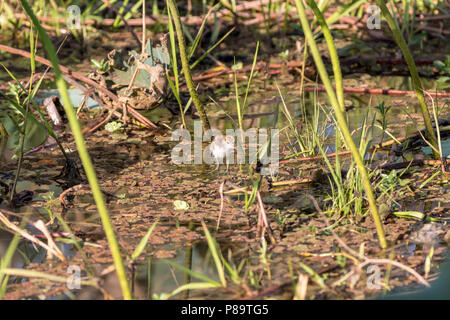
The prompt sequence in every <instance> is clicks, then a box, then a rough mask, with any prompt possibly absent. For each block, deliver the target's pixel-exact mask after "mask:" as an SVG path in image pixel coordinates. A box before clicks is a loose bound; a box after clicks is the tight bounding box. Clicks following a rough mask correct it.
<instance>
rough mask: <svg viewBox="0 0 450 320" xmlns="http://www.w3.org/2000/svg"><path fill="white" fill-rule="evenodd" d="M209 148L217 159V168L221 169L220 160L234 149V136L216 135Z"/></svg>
mask: <svg viewBox="0 0 450 320" xmlns="http://www.w3.org/2000/svg"><path fill="white" fill-rule="evenodd" d="M209 149H210V151H211V153H212V155H213V156H214V158H215V159H216V170H218V169H219V165H220V160H221V159H223V157H225V156H226V155H227V154H228V153H229V152H230V151H231V150H233V149H234V138H233V137H231V136H226V137H225V138H224V137H223V136H222V135H220V136H215V137H214V140H213V142H211V144H210V145H209ZM228 158H229V156H227V161H226V165H227V171H228V165H229V162H228V160H229V159H228Z"/></svg>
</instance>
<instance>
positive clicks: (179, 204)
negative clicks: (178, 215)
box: [173, 200, 189, 210]
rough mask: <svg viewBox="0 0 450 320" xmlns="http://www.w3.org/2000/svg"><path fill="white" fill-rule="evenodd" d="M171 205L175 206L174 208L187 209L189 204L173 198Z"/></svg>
mask: <svg viewBox="0 0 450 320" xmlns="http://www.w3.org/2000/svg"><path fill="white" fill-rule="evenodd" d="M173 205H174V206H175V209H176V210H188V209H189V204H188V203H187V202H186V201H183V200H175V201H174V202H173Z"/></svg>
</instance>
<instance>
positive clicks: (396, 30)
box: [376, 0, 439, 159]
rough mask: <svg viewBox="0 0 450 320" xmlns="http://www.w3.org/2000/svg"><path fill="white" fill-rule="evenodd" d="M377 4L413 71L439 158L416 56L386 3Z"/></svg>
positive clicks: (428, 130) (434, 149)
mask: <svg viewBox="0 0 450 320" xmlns="http://www.w3.org/2000/svg"><path fill="white" fill-rule="evenodd" d="M376 3H377V5H378V6H379V7H380V8H381V12H382V13H383V16H384V18H385V19H386V21H387V23H388V25H389V28H390V29H391V31H392V35H393V36H394V39H395V41H396V42H397V45H398V46H399V47H400V49H401V50H402V53H403V57H404V58H405V61H406V64H407V65H408V68H409V72H410V73H411V77H412V80H413V84H414V90H415V91H416V95H417V100H418V101H419V105H420V111H421V112H422V117H423V121H424V123H425V130H426V134H427V138H428V139H429V140H430V143H431V145H432V146H433V147H434V148H432V149H433V155H434V157H435V158H436V159H439V153H438V152H436V150H437V149H438V148H439V146H438V143H437V139H436V134H435V133H434V130H433V125H432V123H431V117H430V113H429V111H428V107H427V103H426V101H425V96H424V94H423V86H422V82H421V81H420V77H419V73H418V72H417V68H416V63H415V62H414V58H413V57H412V54H411V51H410V50H409V48H408V45H407V44H406V42H405V39H404V38H403V35H402V33H401V31H400V30H399V28H398V26H397V24H396V23H395V21H394V19H393V18H392V15H391V14H390V12H389V10H388V8H387V6H386V3H385V2H384V1H382V0H376Z"/></svg>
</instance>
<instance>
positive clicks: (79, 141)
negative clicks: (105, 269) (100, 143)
mask: <svg viewBox="0 0 450 320" xmlns="http://www.w3.org/2000/svg"><path fill="white" fill-rule="evenodd" d="M21 3H22V6H23V8H24V9H25V11H26V12H27V14H28V15H29V17H30V18H31V20H32V22H33V24H34V26H35V27H36V29H37V31H38V33H39V35H40V38H41V39H42V42H43V45H44V48H45V50H46V52H47V54H48V56H49V60H50V61H51V62H52V66H53V72H54V74H55V82H56V85H57V87H58V91H59V94H60V96H61V99H62V102H63V107H64V110H65V112H66V115H67V118H68V120H69V124H70V127H71V129H72V133H73V136H74V138H75V143H76V146H77V149H78V153H79V155H80V158H81V162H82V163H83V166H84V169H85V173H86V176H87V178H88V181H89V185H90V186H91V189H92V194H93V197H94V200H95V203H96V205H97V209H98V212H99V214H100V217H101V220H102V224H103V229H104V231H105V234H106V238H107V240H108V243H109V246H110V250H111V254H112V256H113V260H114V264H115V267H116V271H117V275H118V278H119V283H120V286H121V288H122V294H123V297H124V299H126V300H129V299H131V292H130V288H129V286H128V281H127V277H126V273H125V267H124V265H123V262H122V257H121V256H120V250H119V244H118V243H117V240H116V237H115V234H114V230H113V227H112V224H111V221H110V219H109V214H108V210H107V208H106V204H105V200H104V198H103V194H102V192H101V190H100V186H99V182H98V179H97V175H96V173H95V170H94V167H93V165H92V161H91V158H90V156H89V153H88V151H87V148H86V144H85V142H84V138H83V134H82V132H81V128H80V124H79V123H78V119H77V116H76V114H75V110H74V108H73V106H72V103H71V102H70V99H69V94H68V92H67V87H66V83H65V81H64V79H63V77H62V73H61V70H60V68H59V62H58V58H57V56H56V52H55V48H54V47H53V44H52V42H51V41H50V38H49V37H48V35H47V33H46V32H45V30H44V29H43V28H42V26H41V25H40V23H39V20H38V19H37V18H36V16H35V15H34V13H33V11H32V10H31V8H30V6H29V4H28V2H27V1H26V0H21Z"/></svg>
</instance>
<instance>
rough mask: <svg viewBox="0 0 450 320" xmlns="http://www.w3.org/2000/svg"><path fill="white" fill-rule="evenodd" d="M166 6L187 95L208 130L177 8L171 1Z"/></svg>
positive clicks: (204, 127)
mask: <svg viewBox="0 0 450 320" xmlns="http://www.w3.org/2000/svg"><path fill="white" fill-rule="evenodd" d="M167 6H168V7H169V10H170V12H171V14H172V18H173V22H174V24H175V31H176V34H177V39H178V49H179V53H180V58H181V65H182V68H183V72H184V77H185V79H186V84H187V86H188V89H189V94H190V95H191V98H192V101H193V102H194V105H195V107H196V108H197V111H198V113H199V116H200V119H201V121H202V125H203V129H204V130H208V129H210V128H211V125H210V124H209V120H208V116H207V114H206V111H205V109H204V108H203V105H202V103H201V101H200V98H199V97H198V95H197V91H196V90H195V86H194V81H193V80H192V74H191V69H190V67H189V60H188V56H187V50H186V42H185V40H184V35H183V29H182V26H181V19H180V15H179V14H178V9H177V6H176V5H175V2H174V1H173V0H167Z"/></svg>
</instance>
